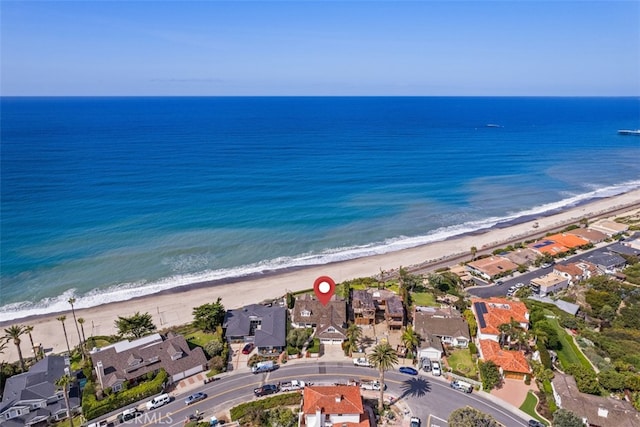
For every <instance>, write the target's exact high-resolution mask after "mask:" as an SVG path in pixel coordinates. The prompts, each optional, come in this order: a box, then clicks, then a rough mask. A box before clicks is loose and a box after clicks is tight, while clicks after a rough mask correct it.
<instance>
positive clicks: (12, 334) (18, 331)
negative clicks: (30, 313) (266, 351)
mask: <svg viewBox="0 0 640 427" xmlns="http://www.w3.org/2000/svg"><path fill="white" fill-rule="evenodd" d="M24 332H25V331H24V326H22V325H11V326H9V327H8V328H7V329H5V330H4V333H5V336H4V337H5V338H6V340H7V341H9V340H13V343H14V344H15V346H16V348H17V349H18V358H19V359H20V366H21V367H22V372H24V371H26V369H25V367H24V359H23V357H22V349H21V348H20V336H21V335H23V334H24Z"/></svg>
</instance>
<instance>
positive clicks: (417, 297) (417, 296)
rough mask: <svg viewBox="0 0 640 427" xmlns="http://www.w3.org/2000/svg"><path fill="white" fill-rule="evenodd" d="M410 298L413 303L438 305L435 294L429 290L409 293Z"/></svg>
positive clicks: (429, 305) (430, 305)
mask: <svg viewBox="0 0 640 427" xmlns="http://www.w3.org/2000/svg"><path fill="white" fill-rule="evenodd" d="M411 299H412V301H413V303H414V304H415V305H422V306H426V307H438V304H436V297H435V295H433V294H432V293H430V292H414V293H412V294H411Z"/></svg>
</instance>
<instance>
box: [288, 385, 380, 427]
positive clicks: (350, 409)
mask: <svg viewBox="0 0 640 427" xmlns="http://www.w3.org/2000/svg"><path fill="white" fill-rule="evenodd" d="M370 425H371V424H370V422H369V417H368V415H367V412H365V410H364V404H363V402H362V395H361V394H360V387H358V386H352V385H338V386H309V387H305V388H304V391H303V394H302V411H301V414H300V417H299V422H298V426H299V427H330V426H336V427H337V426H348V427H369V426H370Z"/></svg>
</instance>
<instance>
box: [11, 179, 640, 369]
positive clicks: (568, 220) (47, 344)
mask: <svg viewBox="0 0 640 427" xmlns="http://www.w3.org/2000/svg"><path fill="white" fill-rule="evenodd" d="M635 209H640V190H632V191H629V192H626V193H622V194H618V195H615V196H608V197H601V198H596V199H591V200H587V201H584V202H579V203H577V204H575V205H573V206H571V207H568V208H564V209H562V208H561V209H555V210H552V211H549V212H547V213H545V214H539V215H535V214H532V215H527V216H524V217H522V218H517V219H514V220H507V221H503V222H500V223H497V224H495V225H494V226H492V227H489V228H486V229H480V230H474V231H470V232H466V233H462V234H460V235H456V236H453V237H451V238H447V239H445V240H440V241H435V242H432V243H428V244H424V245H420V246H416V247H412V248H407V249H401V250H398V251H394V252H388V253H384V254H378V255H370V256H364V257H361V258H355V259H350V260H344V261H337V262H333V263H329V264H323V265H314V266H299V267H289V268H285V269H282V270H272V271H267V272H262V273H254V274H251V275H248V276H243V277H235V278H225V279H217V280H210V281H202V282H196V283H192V284H189V285H185V286H181V287H176V288H171V289H166V290H163V291H160V292H158V293H154V294H150V295H143V296H138V297H133V298H131V299H129V300H126V301H116V302H109V303H105V304H102V305H97V306H94V307H89V308H82V309H76V310H75V311H76V317H82V318H84V319H85V325H84V329H85V334H86V335H87V336H92V335H112V334H114V333H115V331H116V328H115V326H114V321H115V320H116V319H117V317H118V316H130V315H132V314H134V313H135V312H138V311H139V312H141V313H144V312H148V313H150V314H151V315H152V317H153V321H154V323H155V325H156V326H157V327H158V329H165V328H168V327H173V326H177V325H182V324H185V323H189V322H191V320H192V310H193V307H196V306H199V305H202V304H205V303H208V302H212V301H215V300H216V299H217V298H218V297H220V298H222V304H223V305H224V306H225V308H226V309H233V308H238V307H242V306H244V305H247V304H251V303H258V302H260V301H263V300H265V299H271V298H276V297H280V296H282V295H284V294H285V293H286V292H288V291H293V292H295V291H301V290H305V289H310V288H312V287H313V282H314V280H315V279H316V278H317V277H319V276H321V275H328V276H331V277H332V278H333V279H334V280H335V281H336V283H339V282H342V281H345V280H349V279H353V278H357V277H369V276H374V275H377V274H379V273H380V271H381V270H384V271H387V272H391V271H394V270H397V269H398V268H399V267H400V266H403V267H405V268H407V269H408V270H409V271H412V272H424V271H428V270H433V269H435V268H438V267H440V266H443V265H451V264H454V263H458V262H460V261H464V260H468V259H469V258H470V248H471V247H472V246H475V247H476V248H477V249H478V252H477V255H481V254H483V253H487V252H491V251H492V250H493V249H495V248H498V247H503V246H506V245H508V244H512V243H514V242H521V241H524V240H529V239H533V238H537V237H538V236H544V234H546V233H547V232H549V231H552V230H559V229H562V228H564V227H565V226H567V225H569V224H573V223H577V222H578V221H579V220H580V219H582V218H588V219H589V220H590V221H592V220H594V219H601V218H607V217H612V216H615V215H617V214H620V213H621V212H627V211H633V210H635ZM536 222H537V223H538V227H537V228H533V224H534V223H536ZM62 314H65V315H67V321H66V322H65V325H66V326H67V328H69V327H71V329H68V337H69V344H70V345H71V346H76V345H77V344H78V337H77V334H76V333H74V330H75V327H73V325H70V323H73V317H71V316H70V315H69V314H71V310H70V308H69V310H65V311H61V312H56V313H46V314H41V315H34V316H28V317H22V318H19V319H15V320H13V321H2V322H0V326H2V327H3V328H6V327H7V326H9V325H12V324H29V325H31V326H34V330H33V332H32V335H33V339H34V342H35V343H36V344H38V343H41V344H42V346H43V348H45V349H46V350H47V351H52V352H54V353H59V352H62V351H65V350H66V345H65V344H64V336H63V333H62V328H61V325H60V322H59V321H58V320H56V317H58V316H60V315H62ZM25 341H26V343H27V345H26V346H25V345H24V344H25ZM29 346H30V343H29V339H28V337H27V336H26V335H25V336H23V337H22V345H21V347H22V350H23V354H24V355H25V357H29V356H30V355H31V354H32V351H31V349H29ZM4 357H5V358H6V359H7V360H12V361H13V360H17V351H16V348H15V345H13V344H12V343H11V344H9V345H8V346H7V348H6V350H5V354H4Z"/></svg>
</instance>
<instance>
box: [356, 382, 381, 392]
mask: <svg viewBox="0 0 640 427" xmlns="http://www.w3.org/2000/svg"><path fill="white" fill-rule="evenodd" d="M360 388H361V389H362V390H375V391H379V390H380V381H378V380H372V381H362V382H361V383H360Z"/></svg>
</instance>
